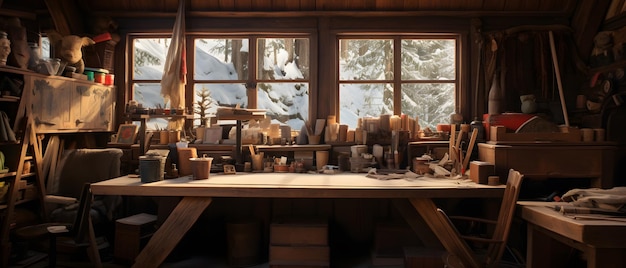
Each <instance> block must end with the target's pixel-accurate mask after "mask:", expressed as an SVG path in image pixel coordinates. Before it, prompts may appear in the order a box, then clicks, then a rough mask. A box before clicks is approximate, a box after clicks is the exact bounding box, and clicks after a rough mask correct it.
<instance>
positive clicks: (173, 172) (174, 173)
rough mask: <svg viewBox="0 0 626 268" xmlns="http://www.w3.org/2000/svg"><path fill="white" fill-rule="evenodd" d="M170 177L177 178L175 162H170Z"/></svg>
mask: <svg viewBox="0 0 626 268" xmlns="http://www.w3.org/2000/svg"><path fill="white" fill-rule="evenodd" d="M172 177H173V178H178V168H176V164H172Z"/></svg>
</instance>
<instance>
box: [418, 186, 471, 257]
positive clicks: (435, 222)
mask: <svg viewBox="0 0 626 268" xmlns="http://www.w3.org/2000/svg"><path fill="white" fill-rule="evenodd" d="M410 201H411V204H412V205H413V207H414V208H415V209H416V210H417V212H419V214H420V215H421V216H422V217H423V218H424V221H425V222H426V223H427V224H428V226H429V227H430V229H432V230H433V232H434V233H435V235H436V236H437V237H438V238H439V241H441V243H442V244H443V246H444V247H445V248H446V250H447V251H448V252H450V253H451V254H454V255H455V256H456V257H457V258H459V260H461V261H462V263H464V264H467V265H469V267H475V268H478V267H482V266H481V265H480V264H478V263H477V262H476V260H475V259H474V255H473V253H472V252H470V251H468V250H461V249H468V247H467V244H465V242H464V241H463V240H461V237H460V236H459V235H458V234H457V233H456V231H455V230H454V229H452V227H451V226H450V224H449V223H447V222H445V221H444V220H443V219H442V218H441V217H439V215H437V212H436V211H437V206H436V205H435V203H433V201H432V200H430V199H427V198H411V199H410Z"/></svg>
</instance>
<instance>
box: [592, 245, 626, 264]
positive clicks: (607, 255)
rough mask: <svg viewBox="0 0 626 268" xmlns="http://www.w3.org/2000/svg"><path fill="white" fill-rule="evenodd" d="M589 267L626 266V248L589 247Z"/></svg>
mask: <svg viewBox="0 0 626 268" xmlns="http://www.w3.org/2000/svg"><path fill="white" fill-rule="evenodd" d="M586 253H587V268H621V267H626V250H624V249H621V248H589V249H588V250H587V252H586Z"/></svg>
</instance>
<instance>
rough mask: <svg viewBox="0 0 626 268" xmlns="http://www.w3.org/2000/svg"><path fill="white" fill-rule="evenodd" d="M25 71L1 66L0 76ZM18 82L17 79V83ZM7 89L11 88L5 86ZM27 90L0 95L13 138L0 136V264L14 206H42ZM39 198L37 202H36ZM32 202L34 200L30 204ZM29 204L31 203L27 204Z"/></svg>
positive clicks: (4, 259) (8, 245)
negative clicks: (1, 167) (1, 160)
mask: <svg viewBox="0 0 626 268" xmlns="http://www.w3.org/2000/svg"><path fill="white" fill-rule="evenodd" d="M26 76H27V75H26V74H21V73H19V72H17V71H11V70H4V68H0V79H3V81H7V80H5V79H9V80H12V81H23V79H24V78H25V77H26ZM17 84H19V83H17ZM2 89H3V91H2V92H3V94H5V92H7V93H10V91H7V90H4V89H5V88H2ZM27 95H28V92H27V91H24V90H22V94H21V96H19V97H18V96H15V95H11V94H9V95H3V96H2V97H0V111H3V112H5V113H6V114H7V117H8V119H9V125H10V128H11V130H12V131H13V132H14V133H15V137H16V140H0V151H1V152H2V153H3V155H4V156H5V163H4V166H5V168H6V170H5V171H3V173H0V184H1V185H2V189H3V191H2V192H3V194H2V198H0V261H1V263H0V267H7V266H8V260H9V256H10V253H11V241H10V239H9V238H10V232H11V230H12V229H13V228H15V227H18V226H16V225H17V224H19V222H17V220H16V218H17V217H16V216H15V215H16V207H18V206H29V205H32V206H38V207H39V211H41V210H42V208H43V194H44V187H43V181H42V178H41V177H40V174H41V165H40V163H41V160H42V159H41V151H40V148H39V144H38V142H37V138H36V137H35V132H34V130H33V127H34V124H33V123H32V122H33V121H32V119H31V118H29V117H28V114H27V113H26V110H27V105H28V100H27V98H26V97H25V96H27ZM35 201H39V202H35ZM33 203H36V204H34V205H33ZM29 207H30V206H29Z"/></svg>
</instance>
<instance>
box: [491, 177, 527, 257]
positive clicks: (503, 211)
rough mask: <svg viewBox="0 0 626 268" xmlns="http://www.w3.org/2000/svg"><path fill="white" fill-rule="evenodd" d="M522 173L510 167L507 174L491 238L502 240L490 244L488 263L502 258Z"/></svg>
mask: <svg viewBox="0 0 626 268" xmlns="http://www.w3.org/2000/svg"><path fill="white" fill-rule="evenodd" d="M523 177H524V175H522V174H521V173H520V172H519V171H516V170H513V169H510V170H509V176H508V177H507V181H506V189H505V190H504V196H503V197H502V203H501V205H500V212H499V213H498V223H497V224H496V228H495V230H494V232H493V237H492V239H494V240H500V241H503V242H502V243H498V244H491V245H490V246H489V248H488V251H487V260H486V263H487V264H488V265H490V264H493V263H494V262H498V261H499V260H500V258H502V254H503V253H504V249H505V248H506V242H507V240H508V237H509V231H510V229H511V221H513V216H514V214H515V206H516V204H517V198H518V196H519V192H520V188H521V186H522V179H523Z"/></svg>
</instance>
